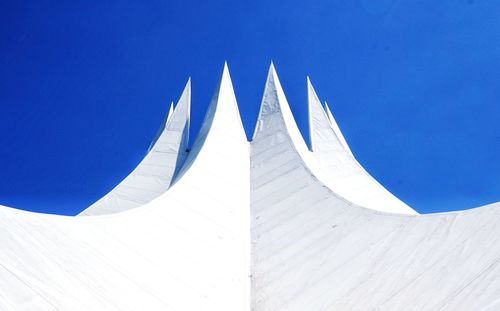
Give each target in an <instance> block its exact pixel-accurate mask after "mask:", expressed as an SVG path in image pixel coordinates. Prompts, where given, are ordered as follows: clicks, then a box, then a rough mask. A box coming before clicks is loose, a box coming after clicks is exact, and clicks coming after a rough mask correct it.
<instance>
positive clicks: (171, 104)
mask: <svg viewBox="0 0 500 311" xmlns="http://www.w3.org/2000/svg"><path fill="white" fill-rule="evenodd" d="M172 113H174V102H173V101H171V102H170V108H168V115H167V122H168V121H169V120H170V117H171V116H172Z"/></svg>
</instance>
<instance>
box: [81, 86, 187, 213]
mask: <svg viewBox="0 0 500 311" xmlns="http://www.w3.org/2000/svg"><path fill="white" fill-rule="evenodd" d="M190 106H191V79H189V80H188V82H187V83H186V86H185V87H184V91H183V92H182V95H181V98H180V99H179V101H178V102H177V105H176V106H175V108H174V110H173V112H172V113H169V114H170V117H169V118H167V119H168V121H166V125H165V124H164V125H163V128H162V130H161V131H160V133H159V135H158V136H157V137H156V138H155V140H154V142H153V144H152V145H151V147H150V149H149V151H148V154H147V155H146V157H144V159H143V160H142V161H141V163H139V165H137V167H136V168H135V169H134V170H133V171H132V173H130V175H128V176H127V177H126V178H125V179H124V180H122V182H120V183H119V184H118V185H117V186H116V187H115V188H114V189H113V190H111V191H110V192H109V193H108V194H106V195H105V196H104V197H102V198H101V199H100V200H98V201H97V202H95V203H94V204H92V205H91V206H90V207H88V208H87V209H86V210H84V211H83V212H82V213H81V214H80V215H103V214H112V213H117V212H122V211H125V210H128V209H132V208H135V207H138V206H141V205H143V204H146V203H148V202H150V201H151V200H153V199H155V198H156V197H158V196H160V195H161V194H162V193H164V192H165V191H167V189H168V188H169V187H170V185H171V183H172V180H173V178H174V177H175V174H176V173H177V172H178V170H179V169H180V168H181V167H182V165H183V164H184V161H185V159H186V149H187V146H188V139H189V119H190V116H189V114H190ZM171 107H172V106H171Z"/></svg>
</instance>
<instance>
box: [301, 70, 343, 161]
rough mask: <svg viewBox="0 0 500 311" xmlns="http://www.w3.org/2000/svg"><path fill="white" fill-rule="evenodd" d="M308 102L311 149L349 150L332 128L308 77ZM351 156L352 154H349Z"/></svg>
mask: <svg viewBox="0 0 500 311" xmlns="http://www.w3.org/2000/svg"><path fill="white" fill-rule="evenodd" d="M307 101H308V110H309V137H310V138H311V149H312V150H313V151H317V150H320V149H325V148H326V149H328V150H330V149H345V151H346V152H348V151H347V149H346V148H345V145H344V144H343V143H342V140H343V137H342V139H341V138H340V136H339V134H340V135H342V133H337V132H335V130H334V129H333V127H332V126H331V122H330V120H329V118H328V115H327V113H326V112H325V110H324V109H323V107H322V105H321V102H320V100H319V98H318V95H317V94H316V91H315V90H314V87H313V85H312V83H311V79H309V77H307ZM349 154H350V152H349Z"/></svg>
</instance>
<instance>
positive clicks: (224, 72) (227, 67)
mask: <svg viewBox="0 0 500 311" xmlns="http://www.w3.org/2000/svg"><path fill="white" fill-rule="evenodd" d="M224 77H230V74H229V66H228V65H227V60H226V61H224V69H223V70H222V79H224Z"/></svg>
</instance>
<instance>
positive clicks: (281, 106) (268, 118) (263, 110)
mask: <svg viewBox="0 0 500 311" xmlns="http://www.w3.org/2000/svg"><path fill="white" fill-rule="evenodd" d="M275 118H279V119H281V120H282V122H274V121H276V120H274V119H275ZM278 131H285V132H286V133H287V134H288V136H289V137H290V138H291V140H292V142H293V144H294V147H295V149H296V150H297V151H298V152H299V154H300V155H301V156H303V157H307V156H308V155H307V154H308V153H309V150H308V148H307V145H306V143H305V141H304V138H303V137H302V134H301V133H300V131H299V128H298V126H297V123H296V122H295V119H294V117H293V114H292V111H291V109H290V106H289V104H288V101H287V99H286V96H285V93H284V91H283V88H282V87H281V83H280V80H279V78H278V74H277V73H276V69H275V68H274V64H273V63H272V62H271V65H270V66H269V71H268V74H267V80H266V85H265V88H264V94H263V96H262V102H261V105H260V111H259V117H258V119H257V125H256V127H255V131H254V134H253V138H252V139H253V140H254V139H256V138H258V137H259V136H261V135H270V134H274V133H276V132H278Z"/></svg>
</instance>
